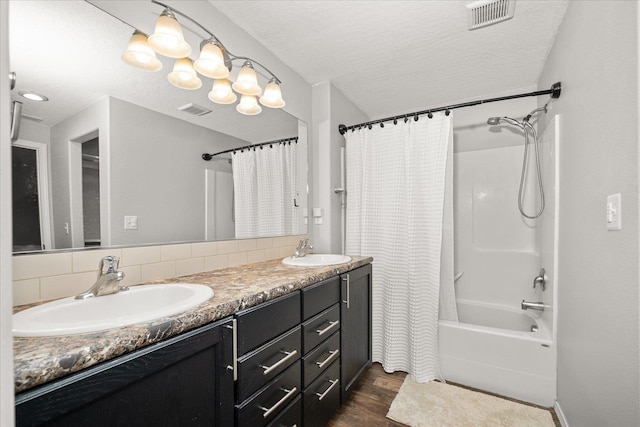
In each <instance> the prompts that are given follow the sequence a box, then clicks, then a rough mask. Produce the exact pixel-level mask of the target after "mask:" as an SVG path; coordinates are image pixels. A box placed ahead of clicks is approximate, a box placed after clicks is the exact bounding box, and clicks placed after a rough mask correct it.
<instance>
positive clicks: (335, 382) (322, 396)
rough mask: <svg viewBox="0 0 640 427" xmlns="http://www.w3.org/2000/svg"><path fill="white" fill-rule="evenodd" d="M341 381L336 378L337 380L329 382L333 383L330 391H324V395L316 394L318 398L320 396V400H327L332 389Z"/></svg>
mask: <svg viewBox="0 0 640 427" xmlns="http://www.w3.org/2000/svg"><path fill="white" fill-rule="evenodd" d="M339 381H340V380H339V379H338V378H336V379H335V380H329V382H330V383H331V385H330V386H329V388H328V389H326V390H325V391H324V393H322V394H320V393H316V396H318V400H322V399H324V398H325V396H326V395H327V394H328V393H329V392H330V391H331V389H332V388H334V387H335V386H336V384H338V382H339Z"/></svg>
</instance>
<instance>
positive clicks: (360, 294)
mask: <svg viewBox="0 0 640 427" xmlns="http://www.w3.org/2000/svg"><path fill="white" fill-rule="evenodd" d="M340 279H341V295H342V303H341V304H340V305H341V310H340V312H341V313H340V319H341V325H340V328H341V329H340V331H341V334H342V335H341V352H342V354H341V355H340V357H341V361H342V363H341V370H340V378H341V382H342V403H345V402H346V401H347V399H348V398H349V394H350V393H351V390H352V388H353V386H354V385H355V384H356V382H357V381H358V379H359V378H360V377H361V376H362V374H363V373H364V371H365V370H366V369H367V368H368V367H369V366H371V264H367V265H365V266H363V267H360V268H357V269H355V270H352V271H349V272H348V273H345V274H343V275H341V276H340Z"/></svg>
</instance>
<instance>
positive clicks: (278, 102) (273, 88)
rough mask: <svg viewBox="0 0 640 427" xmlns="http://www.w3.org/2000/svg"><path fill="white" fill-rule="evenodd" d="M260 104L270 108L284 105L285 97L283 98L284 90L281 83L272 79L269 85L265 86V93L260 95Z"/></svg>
mask: <svg viewBox="0 0 640 427" xmlns="http://www.w3.org/2000/svg"><path fill="white" fill-rule="evenodd" d="M260 104H262V105H264V106H265V107H269V108H282V107H284V105H285V103H284V99H282V91H280V85H279V84H278V83H276V81H275V80H273V79H272V80H271V81H270V82H269V84H267V87H265V88H264V95H262V96H261V97H260Z"/></svg>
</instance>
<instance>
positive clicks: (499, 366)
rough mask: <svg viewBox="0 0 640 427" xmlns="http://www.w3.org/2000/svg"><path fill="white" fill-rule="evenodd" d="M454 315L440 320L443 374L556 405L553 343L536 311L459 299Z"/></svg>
mask: <svg viewBox="0 0 640 427" xmlns="http://www.w3.org/2000/svg"><path fill="white" fill-rule="evenodd" d="M458 315H459V319H460V322H459V323H458V322H450V321H445V320H441V321H440V334H439V344H440V347H439V348H440V364H441V368H442V375H443V376H444V377H445V378H446V379H447V380H449V381H453V382H457V383H461V384H465V385H468V386H471V387H476V388H479V389H481V390H486V391H490V392H493V393H498V394H500V395H503V396H508V397H511V398H514V399H519V400H523V401H525V402H530V403H535V404H537V405H542V406H547V407H551V406H553V405H554V403H555V398H556V380H555V348H554V343H553V341H552V337H551V333H550V331H549V330H548V329H547V327H546V326H545V322H543V321H541V317H540V316H539V314H537V313H535V314H534V313H529V312H523V311H522V310H519V309H514V308H511V307H506V306H500V305H492V304H487V303H482V302H477V301H468V300H458ZM532 326H535V327H536V328H537V329H538V330H537V331H536V332H532V331H531V327H532Z"/></svg>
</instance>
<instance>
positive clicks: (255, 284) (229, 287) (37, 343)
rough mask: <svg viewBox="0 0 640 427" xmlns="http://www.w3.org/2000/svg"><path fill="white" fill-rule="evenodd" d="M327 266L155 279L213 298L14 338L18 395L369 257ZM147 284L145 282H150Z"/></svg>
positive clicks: (254, 267) (261, 266)
mask: <svg viewBox="0 0 640 427" xmlns="http://www.w3.org/2000/svg"><path fill="white" fill-rule="evenodd" d="M351 258H352V259H351V262H349V263H346V264H340V265H332V266H326V267H314V268H308V267H292V266H285V265H283V264H282V263H281V260H280V259H276V260H271V261H265V262H260V263H255V264H247V265H241V266H238V267H230V268H225V269H221V270H214V271H207V272H203V273H198V274H192V275H189V276H182V277H179V278H172V279H164V280H157V281H154V282H149V283H151V284H162V283H170V282H181V283H199V284H203V285H208V286H210V287H211V288H212V289H213V291H214V296H213V297H212V298H211V299H209V300H208V301H206V302H204V303H202V304H200V305H199V306H197V307H195V308H192V309H190V310H188V311H185V312H182V313H178V314H174V315H172V316H167V317H163V318H160V319H156V320H154V321H151V322H145V323H137V324H134V325H129V326H125V327H122V328H117V329H110V330H107V331H101V332H93V333H85V334H78V335H67V336H60V337H34V338H21V337H20V338H18V337H16V338H14V341H13V342H14V349H13V350H14V371H15V392H16V394H17V393H19V392H22V391H25V390H28V389H30V388H32V387H35V386H38V385H41V384H44V383H47V382H49V381H52V380H54V379H57V378H60V377H63V376H65V375H69V374H71V373H73V372H77V371H80V370H81V369H85V368H88V367H90V366H93V365H96V364H98V363H101V362H104V361H106V360H109V359H112V358H115V357H117V356H120V355H122V354H125V353H128V352H131V351H133V350H136V349H139V348H141V347H144V346H146V345H149V344H152V343H155V342H158V341H162V340H165V339H167V338H170V337H172V336H175V335H178V334H180V333H183V332H186V331H188V330H191V329H194V328H196V327H198V326H202V325H205V324H207V323H210V322H212V321H215V320H218V319H222V318H225V317H227V316H230V315H232V314H234V313H236V312H238V311H239V310H242V309H244V308H247V307H252V306H255V305H258V304H261V303H263V302H266V301H269V300H272V299H274V298H277V297H279V296H282V295H285V294H288V293H290V292H293V291H295V290H297V289H301V288H304V287H305V286H308V285H311V284H314V283H318V282H321V281H323V280H325V279H328V278H330V277H333V276H336V275H339V274H342V273H344V272H347V271H349V270H353V269H355V268H358V267H361V266H363V265H366V264H369V263H370V262H371V261H373V259H372V258H370V257H356V256H352V257H351ZM149 283H147V284H149Z"/></svg>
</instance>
